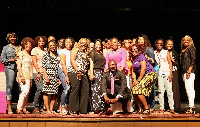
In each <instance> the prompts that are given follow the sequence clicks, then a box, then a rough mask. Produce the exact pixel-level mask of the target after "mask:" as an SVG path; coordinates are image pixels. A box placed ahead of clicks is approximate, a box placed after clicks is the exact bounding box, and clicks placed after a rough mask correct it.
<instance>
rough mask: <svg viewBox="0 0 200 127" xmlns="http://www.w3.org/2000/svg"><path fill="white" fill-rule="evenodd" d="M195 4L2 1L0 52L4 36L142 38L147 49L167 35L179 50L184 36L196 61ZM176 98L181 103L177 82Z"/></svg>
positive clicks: (198, 11) (166, 0) (199, 11)
mask: <svg viewBox="0 0 200 127" xmlns="http://www.w3.org/2000/svg"><path fill="white" fill-rule="evenodd" d="M199 5H200V2H199V1H196V0H191V1H190V2H187V1H186V0H176V1H173V0H162V1H160V0H148V1H146V0H92V1H90V0H73V1H68V0H60V1H56V0H35V1H32V2H30V1H29V2H27V1H25V0H18V1H16V0H7V1H6V3H1V5H0V6H1V12H0V15H1V17H0V18H1V19H0V42H1V43H0V48H1V49H0V51H1V50H2V48H3V46H4V45H6V44H7V42H6V40H5V37H6V34H7V33H8V32H11V31H13V32H16V33H17V35H18V36H19V40H18V43H19V44H20V41H21V40H22V38H24V37H26V36H29V37H32V38H35V37H36V36H38V35H45V36H50V35H53V36H55V37H56V39H57V40H58V39H60V38H64V37H67V36H72V37H73V38H74V39H75V40H76V41H78V40H79V39H80V38H81V37H89V38H91V40H92V41H94V39H97V38H100V39H102V40H103V39H105V38H110V37H113V36H116V37H118V38H119V39H121V40H123V39H125V38H131V39H132V38H135V37H137V36H138V35H140V34H142V33H143V34H146V35H147V36H148V37H149V39H150V41H151V43H152V45H153V44H154V42H155V40H156V39H157V38H163V39H164V40H166V39H167V38H168V37H169V36H173V38H174V45H175V50H176V51H177V52H178V53H179V52H180V41H181V38H182V37H184V36H185V35H186V34H188V35H190V36H191V37H192V38H193V40H194V43H195V46H196V48H197V62H196V63H197V67H198V65H199V63H200V61H199V56H198V53H199V50H198V49H199V45H198V41H199V40H200V37H199V28H200V24H199V22H200V19H199V16H200V6H199ZM198 76H199V71H197V74H196V80H195V90H196V100H200V95H199V90H200V87H199V85H198V84H199V82H200V80H199V79H198ZM180 91H181V100H182V101H186V100H187V95H186V93H185V88H184V85H183V83H182V82H181V80H180Z"/></svg>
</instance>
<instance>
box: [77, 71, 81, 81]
mask: <svg viewBox="0 0 200 127" xmlns="http://www.w3.org/2000/svg"><path fill="white" fill-rule="evenodd" d="M81 76H82V74H81V71H77V79H79V80H81Z"/></svg>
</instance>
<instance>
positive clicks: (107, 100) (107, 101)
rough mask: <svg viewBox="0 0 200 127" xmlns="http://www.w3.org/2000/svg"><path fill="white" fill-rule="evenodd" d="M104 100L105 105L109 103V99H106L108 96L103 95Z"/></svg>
mask: <svg viewBox="0 0 200 127" xmlns="http://www.w3.org/2000/svg"><path fill="white" fill-rule="evenodd" d="M104 100H105V103H108V104H109V103H110V98H108V96H107V95H106V94H105V95H104Z"/></svg>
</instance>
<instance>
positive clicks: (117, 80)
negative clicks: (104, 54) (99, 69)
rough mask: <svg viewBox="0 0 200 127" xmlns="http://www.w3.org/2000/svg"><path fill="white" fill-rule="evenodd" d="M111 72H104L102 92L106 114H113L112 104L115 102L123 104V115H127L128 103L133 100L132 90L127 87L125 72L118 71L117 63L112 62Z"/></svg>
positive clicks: (109, 66)
mask: <svg viewBox="0 0 200 127" xmlns="http://www.w3.org/2000/svg"><path fill="white" fill-rule="evenodd" d="M108 68H109V70H108V71H106V72H104V74H103V78H102V82H101V92H102V94H103V97H104V100H105V108H106V112H105V113H106V114H108V115H109V114H112V110H111V108H110V104H113V103H115V102H117V101H118V102H121V103H122V110H123V113H127V112H128V111H127V102H128V100H129V99H131V93H130V90H129V89H128V87H127V81H126V76H125V73H124V71H123V70H122V71H119V70H117V62H116V61H115V60H110V61H109V63H108Z"/></svg>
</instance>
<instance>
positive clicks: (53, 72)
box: [42, 53, 60, 94]
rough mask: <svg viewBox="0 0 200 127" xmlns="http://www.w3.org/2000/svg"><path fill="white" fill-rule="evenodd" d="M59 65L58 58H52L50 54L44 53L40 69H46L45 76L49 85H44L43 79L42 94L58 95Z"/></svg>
mask: <svg viewBox="0 0 200 127" xmlns="http://www.w3.org/2000/svg"><path fill="white" fill-rule="evenodd" d="M59 63H60V58H59V57H58V56H57V57H53V56H52V55H51V54H50V53H45V54H44V55H43V58H42V68H45V69H46V72H47V76H48V78H49V80H50V85H46V79H45V77H43V78H44V80H43V89H42V92H44V93H46V94H58V86H59V84H58V81H59V78H58V65H59Z"/></svg>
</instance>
